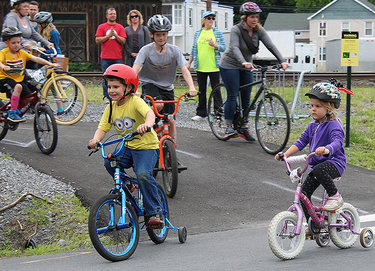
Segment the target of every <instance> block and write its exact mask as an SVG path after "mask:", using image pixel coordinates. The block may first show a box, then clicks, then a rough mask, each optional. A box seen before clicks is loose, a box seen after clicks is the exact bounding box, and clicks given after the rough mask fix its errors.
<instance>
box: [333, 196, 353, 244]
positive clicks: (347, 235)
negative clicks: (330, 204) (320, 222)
mask: <svg viewBox="0 0 375 271" xmlns="http://www.w3.org/2000/svg"><path fill="white" fill-rule="evenodd" d="M340 210H341V212H343V213H344V214H346V215H347V216H348V217H349V218H350V219H351V220H352V223H353V230H354V231H356V232H359V231H360V220H359V215H358V212H357V210H356V209H355V208H354V207H353V206H352V205H351V204H349V203H344V205H343V206H342V207H341V209H340ZM328 223H329V225H331V224H344V225H345V224H347V223H348V222H347V221H346V219H345V218H344V217H343V216H341V215H340V214H337V213H336V212H335V213H329V214H328ZM329 235H330V237H331V240H332V242H333V243H334V244H335V245H336V246H337V247H339V248H349V247H351V246H353V245H354V243H355V241H356V240H357V238H358V235H356V234H353V233H352V232H351V231H350V229H349V228H347V227H329Z"/></svg>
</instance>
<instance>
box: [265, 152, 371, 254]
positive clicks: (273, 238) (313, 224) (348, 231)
mask: <svg viewBox="0 0 375 271" xmlns="http://www.w3.org/2000/svg"><path fill="white" fill-rule="evenodd" d="M314 155H315V153H314V152H312V153H310V154H309V155H299V156H291V157H288V158H287V159H284V154H283V153H279V156H280V158H281V159H282V160H283V161H284V162H285V165H286V168H287V174H288V175H289V176H290V180H291V181H292V182H293V183H297V188H296V192H295V195H294V201H293V204H292V205H291V206H290V207H289V208H288V211H284V212H281V213H279V214H277V215H276V216H274V218H273V219H272V220H271V222H270V224H269V226H268V244H269V246H270V248H271V250H272V252H273V253H274V254H275V255H276V256H277V257H278V258H280V259H282V260H290V259H293V258H295V257H297V255H298V254H299V253H300V252H301V251H302V248H303V245H304V242H305V239H307V236H305V227H304V226H303V217H304V213H303V210H302V207H301V205H300V201H301V202H303V204H304V205H305V206H306V208H307V209H308V211H309V214H310V215H311V217H310V219H309V221H308V227H309V230H310V232H311V233H312V239H315V240H316V243H317V244H318V245H319V246H321V247H326V246H328V244H329V241H330V239H332V242H333V243H334V244H335V245H336V246H337V247H339V248H349V247H351V246H353V244H354V243H355V241H356V240H357V238H358V235H359V236H360V243H361V245H362V246H363V247H364V248H370V247H371V246H372V244H373V242H374V233H373V231H372V230H371V228H364V229H363V230H362V231H361V232H359V231H360V218H359V215H358V212H357V209H356V208H354V207H353V206H352V205H351V204H349V203H347V202H345V203H344V205H343V206H342V207H341V208H340V209H338V210H336V211H333V212H330V211H324V210H323V206H324V205H325V203H326V202H327V200H328V195H327V193H326V191H324V194H323V198H322V203H321V205H319V206H314V205H313V204H312V203H311V201H310V200H309V199H308V198H307V197H306V196H305V195H304V194H303V193H302V175H303V173H304V172H305V171H306V170H307V168H308V163H309V160H310V159H311V158H312V157H313V156H314ZM298 162H305V165H304V167H303V169H301V168H296V169H294V170H292V169H291V166H290V164H289V163H298Z"/></svg>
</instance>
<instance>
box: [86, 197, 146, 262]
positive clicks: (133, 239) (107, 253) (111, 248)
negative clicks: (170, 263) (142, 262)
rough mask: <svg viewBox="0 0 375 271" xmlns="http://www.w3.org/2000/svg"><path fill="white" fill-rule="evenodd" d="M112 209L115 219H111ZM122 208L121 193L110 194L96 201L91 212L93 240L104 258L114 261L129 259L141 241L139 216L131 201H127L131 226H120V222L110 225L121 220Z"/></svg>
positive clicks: (90, 228)
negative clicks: (109, 224)
mask: <svg viewBox="0 0 375 271" xmlns="http://www.w3.org/2000/svg"><path fill="white" fill-rule="evenodd" d="M110 210H113V215H114V218H113V220H111V219H110ZM121 210H122V205H121V195H119V194H110V195H105V196H103V197H101V198H100V199H99V200H98V201H97V202H95V204H94V205H93V206H92V207H91V209H90V214H89V221H88V228H89V235H90V239H91V242H92V244H93V246H94V248H95V249H96V251H97V252H98V253H99V254H100V255H101V256H102V257H103V258H105V259H107V260H109V261H112V262H117V261H123V260H126V259H128V258H129V257H130V256H131V255H132V254H133V253H134V251H135V249H136V248H137V246H138V242H139V223H138V217H137V215H136V214H135V212H134V209H133V207H132V206H131V205H130V203H129V202H126V221H128V222H129V227H123V228H119V224H116V225H112V226H108V222H110V223H111V221H112V222H113V221H114V223H113V224H115V223H118V222H119V218H120V216H121Z"/></svg>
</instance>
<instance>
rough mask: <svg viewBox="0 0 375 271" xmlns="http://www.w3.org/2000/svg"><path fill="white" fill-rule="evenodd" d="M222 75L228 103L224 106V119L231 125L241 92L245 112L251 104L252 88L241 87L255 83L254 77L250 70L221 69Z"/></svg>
mask: <svg viewBox="0 0 375 271" xmlns="http://www.w3.org/2000/svg"><path fill="white" fill-rule="evenodd" d="M220 75H221V78H222V80H223V82H224V85H225V88H226V90H227V94H228V97H227V101H226V103H225V106H224V118H225V120H226V122H227V124H231V123H232V122H233V118H234V112H235V111H236V104H237V96H238V92H241V101H242V109H243V110H245V109H246V108H247V107H248V106H249V103H250V95H251V87H246V88H241V91H240V86H242V85H245V84H249V83H251V82H253V81H254V75H253V73H252V72H251V71H249V70H239V69H225V68H221V67H220Z"/></svg>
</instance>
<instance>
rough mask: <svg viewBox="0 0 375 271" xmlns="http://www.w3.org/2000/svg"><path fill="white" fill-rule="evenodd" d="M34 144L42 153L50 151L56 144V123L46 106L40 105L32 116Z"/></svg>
mask: <svg viewBox="0 0 375 271" xmlns="http://www.w3.org/2000/svg"><path fill="white" fill-rule="evenodd" d="M34 135H35V140H36V144H37V145H38V147H39V149H40V150H41V151H42V153H44V154H50V153H52V152H53V151H54V150H55V149H56V146H57V137H58V132H57V123H56V120H55V118H54V116H53V113H52V111H51V109H50V108H49V107H48V106H40V107H39V108H38V109H37V111H36V112H35V116H34Z"/></svg>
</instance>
